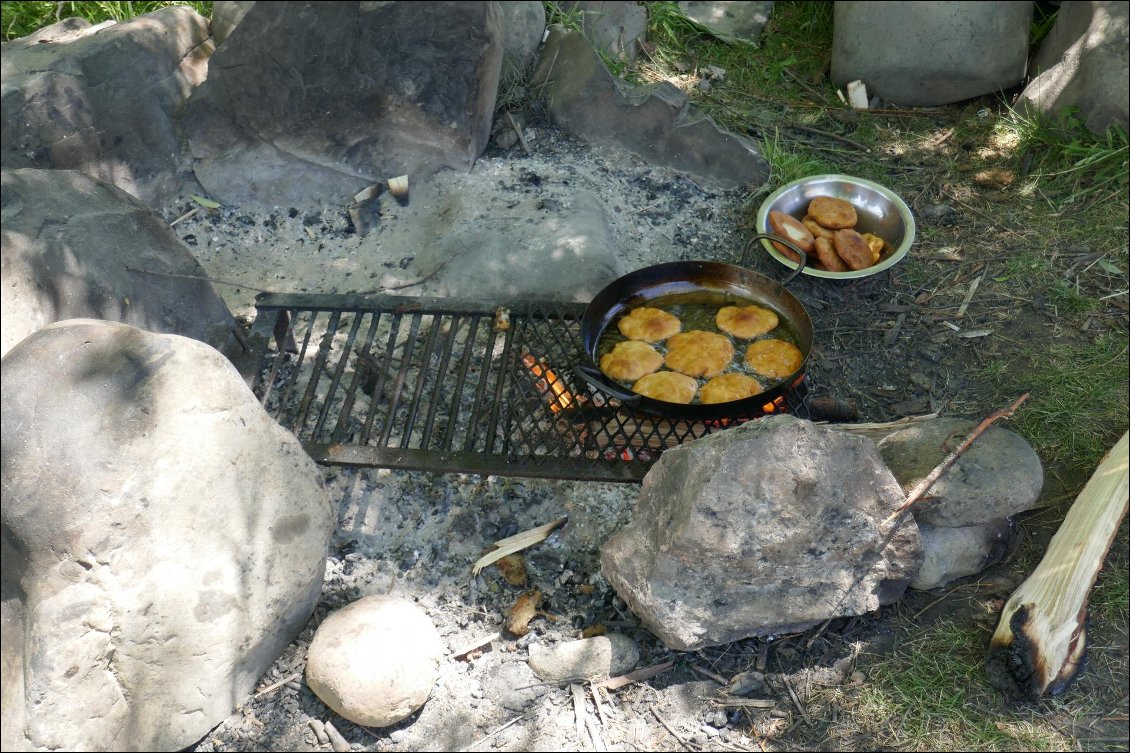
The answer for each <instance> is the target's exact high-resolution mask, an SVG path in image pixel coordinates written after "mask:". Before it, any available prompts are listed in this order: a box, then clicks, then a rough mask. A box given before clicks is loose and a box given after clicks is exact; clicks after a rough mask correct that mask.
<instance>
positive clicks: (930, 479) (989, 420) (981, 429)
mask: <svg viewBox="0 0 1130 753" xmlns="http://www.w3.org/2000/svg"><path fill="white" fill-rule="evenodd" d="M1028 394H1029V393H1027V392H1025V393H1024V394H1023V395H1021V396H1020V397H1018V398H1016V402H1015V403H1013V404H1012V405H1010V406H1009V407H1008V408H1005V409H1004V410H998V411H993V412H992V413H990V414H989V415H988V416H986V417H985V420H983V421H982V422H981V423H979V424H977V428H975V429H974V430H973V432H972V433H971V434H970V435H969V436H968V437H966V439H965V441H964V442H962V443H961V444H960V445H958V448H957V449H956V450H954V451H953V452H951V453H950V454H949V455H947V456H946V458H945V460H943V461H942V462H941V463H939V464H938V466H937V467H936V468H935V469H934V470H932V471H930V473H929V475H927V476H926V478H924V479H922V480H921V481H920V482H918V486H916V487H914V488H913V489H911V491H910V494H908V495H907V496H906V501H905V502H903V503H902V504H901V505H899V506H898V507H897V508H896V509H895V511H894V512H892V513H891V514H890V515H889V516H887V519H886V520H884V521H883V525H887V524H888V523H890V522H891V521H893V520H894V519H895V518H897V517H898V516H899V514H900V513H902V512H903V511H904V510H906V509H907V508H908V507H910V506H911V505H913V504H914V503H915V502H917V501H918V500H919V499H921V498H922V496H923V495H924V494H926V492H927V490H929V488H930V487H931V486H933V485H934V482H935V481H937V480H938V479H939V478H941V476H942V474H943V473H945V472H946V471H947V470H948V469H949V467H950V466H951V465H953V464H954V463H956V462H957V459H958V458H959V457H961V455H962V453H964V452H965V451H966V449H968V448H969V445H971V444H973V442H974V440H976V439H977V437H979V436H981V435H982V434H983V433H985V430H986V429H988V428H989V427H990V426H992V425H993V423H995V422H996V421H997V420H998V419H1001V418H1011V417H1012V414H1013V413H1015V412H1016V409H1017V408H1019V407H1020V404H1021V403H1023V402H1024V401H1025V400H1027V399H1028Z"/></svg>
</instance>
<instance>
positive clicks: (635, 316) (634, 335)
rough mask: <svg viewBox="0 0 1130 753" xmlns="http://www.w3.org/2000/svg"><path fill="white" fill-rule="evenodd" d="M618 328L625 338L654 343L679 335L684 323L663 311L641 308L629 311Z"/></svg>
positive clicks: (646, 307)
mask: <svg viewBox="0 0 1130 753" xmlns="http://www.w3.org/2000/svg"><path fill="white" fill-rule="evenodd" d="M616 326H617V327H619V328H620V334H622V335H623V336H624V337H627V338H629V339H632V340H645V341H647V342H649V343H654V342H659V341H661V340H666V339H667V338H668V337H670V336H671V335H673V334H675V333H677V332H678V331H679V330H681V329H682V328H683V323H682V322H680V321H679V317H677V316H675V315H674V314H669V313H667V312H666V311H664V310H663V309H656V308H651V307H648V306H640V307H639V308H634V309H632V310H631V311H629V312H628V315H627V316H625V317H623V318H622V319H620V321H619V323H618V324H617V325H616Z"/></svg>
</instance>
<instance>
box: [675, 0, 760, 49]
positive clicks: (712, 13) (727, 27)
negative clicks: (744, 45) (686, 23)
mask: <svg viewBox="0 0 1130 753" xmlns="http://www.w3.org/2000/svg"><path fill="white" fill-rule="evenodd" d="M679 10H681V11H682V12H683V13H684V14H685V15H686V17H687V18H689V19H690V20H692V21H694V22H695V23H696V24H698V25H700V26H704V27H706V28H707V29H709V30H710V33H711V34H713V35H714V36H716V37H718V38H719V39H724V40H727V41H734V40H740V41H743V42H756V41H757V38H758V37H759V36H761V30H762V29H763V28H765V24H766V23H768V21H769V13H770V12H771V11H772V10H773V3H772V0H768V1H767V2H748V3H747V2H726V0H715V1H714V2H711V1H710V0H680V2H679Z"/></svg>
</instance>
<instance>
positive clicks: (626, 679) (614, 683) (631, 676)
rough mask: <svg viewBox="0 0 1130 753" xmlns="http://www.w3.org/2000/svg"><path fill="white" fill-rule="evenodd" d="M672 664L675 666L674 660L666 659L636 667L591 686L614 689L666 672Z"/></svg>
mask: <svg viewBox="0 0 1130 753" xmlns="http://www.w3.org/2000/svg"><path fill="white" fill-rule="evenodd" d="M673 666H675V662H673V661H666V662H663V663H662V664H653V665H652V666H650V667H644V668H643V669H637V670H636V671H635V672H629V673H628V674H626V675H620V676H619V677H609V678H608V679H607V680H602V681H600V682H596V683H593V687H594V688H604V689H606V690H616V689H617V688H622V687H624V686H625V685H631V684H632V683H633V682H640V681H641V680H650V679H651V678H652V677H655V676H656V675H658V674H662V673H664V672H666V671H667V670H669V669H671V667H673Z"/></svg>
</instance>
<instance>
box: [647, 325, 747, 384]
mask: <svg viewBox="0 0 1130 753" xmlns="http://www.w3.org/2000/svg"><path fill="white" fill-rule="evenodd" d="M732 360H734V344H733V343H731V342H730V338H728V337H726V336H725V335H719V334H718V333H716V332H707V331H705V330H701V329H692V330H690V331H689V332H680V333H679V334H677V335H674V336H673V337H672V338H671V339H670V340H668V341H667V358H666V359H664V361H663V362H664V363H665V364H666V365H667V368H669V369H674V370H675V371H678V372H681V373H683V374H686V375H687V376H693V377H700V376H701V377H712V376H715V375H717V374H721V373H722V372H723V371H725V370H726V367H727V366H729V365H730V361H732Z"/></svg>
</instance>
